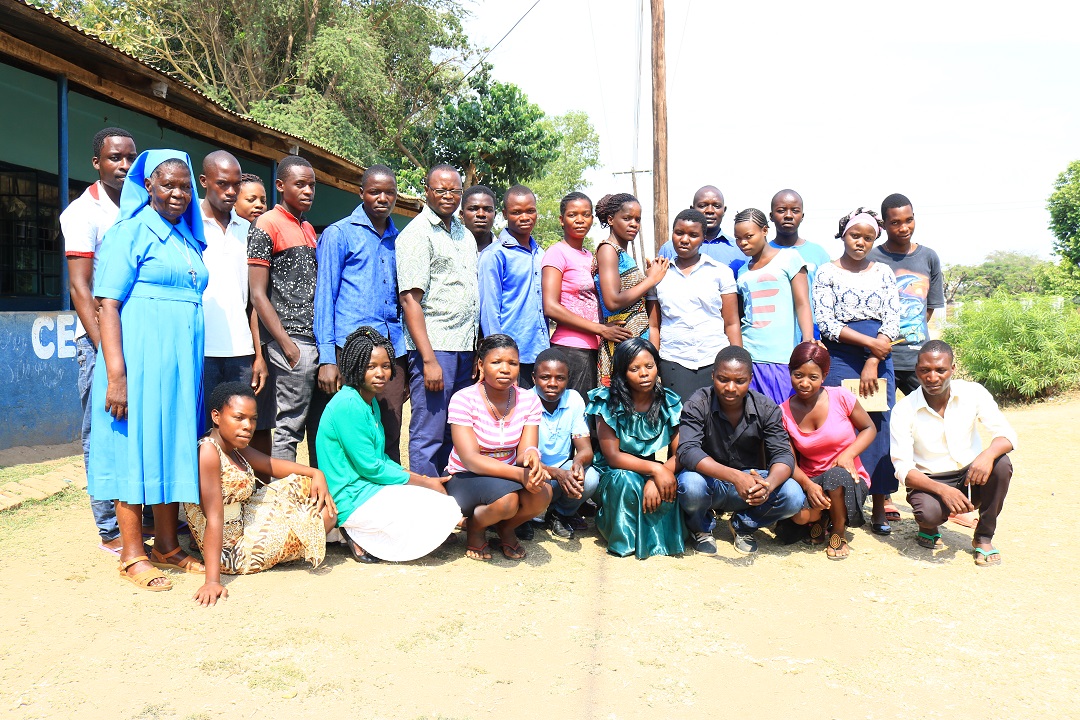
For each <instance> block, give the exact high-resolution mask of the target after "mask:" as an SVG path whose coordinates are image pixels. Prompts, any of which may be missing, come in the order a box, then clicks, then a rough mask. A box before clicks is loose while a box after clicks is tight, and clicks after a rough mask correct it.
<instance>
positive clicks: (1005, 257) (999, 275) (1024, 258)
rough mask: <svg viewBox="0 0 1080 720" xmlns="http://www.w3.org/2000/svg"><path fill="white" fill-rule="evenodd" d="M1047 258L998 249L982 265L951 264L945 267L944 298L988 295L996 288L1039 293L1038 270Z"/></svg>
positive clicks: (1024, 292) (950, 300) (1045, 262)
mask: <svg viewBox="0 0 1080 720" xmlns="http://www.w3.org/2000/svg"><path fill="white" fill-rule="evenodd" d="M1052 264H1053V263H1050V262H1049V261H1047V260H1040V259H1039V258H1038V257H1036V256H1035V255H1028V254H1026V253H1020V252H1000V251H999V252H995V253H991V254H990V255H989V256H987V258H986V260H984V261H983V262H982V263H980V264H979V265H950V266H948V267H947V268H945V300H946V302H954V301H956V300H960V299H964V298H986V297H990V296H991V295H993V294H994V292H995V291H997V290H999V289H1000V290H1002V291H1004V292H1006V293H1008V294H1010V295H1023V294H1037V293H1039V292H1040V291H1041V290H1042V287H1041V285H1040V284H1039V275H1038V273H1039V272H1040V271H1042V270H1043V269H1044V268H1046V267H1047V266H1051V265H1052Z"/></svg>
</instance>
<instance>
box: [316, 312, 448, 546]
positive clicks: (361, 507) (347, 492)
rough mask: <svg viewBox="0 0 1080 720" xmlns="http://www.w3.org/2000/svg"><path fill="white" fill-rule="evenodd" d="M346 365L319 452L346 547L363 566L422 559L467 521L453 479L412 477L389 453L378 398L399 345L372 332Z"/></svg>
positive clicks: (355, 338)
mask: <svg viewBox="0 0 1080 720" xmlns="http://www.w3.org/2000/svg"><path fill="white" fill-rule="evenodd" d="M338 367H339V369H340V371H341V376H342V380H343V381H344V383H345V384H344V386H343V387H342V388H341V390H339V391H338V392H337V393H336V394H335V395H334V397H333V398H332V399H331V400H330V402H329V403H328V404H327V406H326V410H325V412H324V413H323V416H322V420H321V421H320V423H319V434H318V437H317V438H316V440H315V446H316V449H317V450H318V454H319V469H320V470H322V471H323V472H324V473H325V474H326V484H327V486H329V488H330V494H331V496H332V497H333V498H334V503H335V504H336V505H337V509H338V526H339V527H340V528H341V533H342V541H343V542H344V543H345V544H346V545H347V546H348V548H349V552H350V553H351V554H352V556H353V559H355V560H356V561H358V562H365V563H371V562H378V560H379V559H382V560H391V561H404V560H415V559H416V558H419V557H423V556H424V555H427V554H428V553H430V552H431V551H432V550H434V549H435V548H437V547H439V545H441V544H442V542H443V541H444V540H446V538H447V536H448V535H449V534H450V532H451V531H452V530H453V529H454V526H456V525H457V524H458V522H459V521H460V520H461V509H460V508H459V507H458V504H457V502H455V501H454V499H453V498H452V497H450V496H448V495H447V494H446V489H445V488H444V487H443V484H444V483H445V482H446V481H447V480H448V479H449V478H432V477H427V476H424V475H417V474H416V473H411V472H409V471H408V470H406V469H405V468H403V467H401V466H400V465H398V464H397V463H396V462H394V461H393V460H391V459H390V458H389V457H387V455H386V439H385V436H384V434H383V427H382V420H381V419H380V417H379V404H378V403H377V402H376V401H375V396H376V394H378V393H379V392H381V391H382V389H383V388H384V387H385V386H386V383H387V382H388V381H389V380H390V379H391V378H392V377H393V376H394V373H395V372H396V368H395V366H394V346H393V345H392V344H391V343H390V341H389V340H387V339H386V338H385V337H383V336H382V335H380V334H379V333H378V332H376V331H375V330H373V329H372V328H370V327H362V328H360V329H359V330H356V331H355V332H353V334H352V335H349V337H348V339H347V340H346V341H345V347H344V348H343V349H342V352H341V358H340V362H339V363H338Z"/></svg>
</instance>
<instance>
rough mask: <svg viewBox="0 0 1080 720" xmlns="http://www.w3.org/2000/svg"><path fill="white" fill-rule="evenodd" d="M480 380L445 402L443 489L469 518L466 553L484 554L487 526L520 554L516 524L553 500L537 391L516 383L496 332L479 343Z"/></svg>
mask: <svg viewBox="0 0 1080 720" xmlns="http://www.w3.org/2000/svg"><path fill="white" fill-rule="evenodd" d="M477 354H478V355H479V371H480V382H478V383H476V384H475V385H470V386H469V387H467V388H464V389H462V390H459V391H458V392H456V393H454V396H453V397H452V398H450V405H449V407H448V408H447V416H448V421H449V423H450V434H451V437H452V438H453V441H454V449H453V450H452V451H451V452H450V462H449V463H448V464H447V466H446V471H447V473H448V474H449V475H450V479H449V480H448V481H447V482H446V493H447V494H448V495H450V496H451V497H452V498H454V500H456V501H457V503H458V505H459V506H460V507H461V514H462V515H464V516H465V517H466V518H468V525H467V526H466V534H467V543H466V551H465V554H466V555H467V556H468V557H470V558H472V559H474V560H490V559H491V552H490V550H489V549H488V544H487V541H486V540H485V537H486V534H487V529H488V528H489V527H492V526H494V527H495V530H496V531H497V532H498V533H499V540H498V543H499V548H500V549H501V550H502V553H503V555H505V556H506V557H507V558H509V559H511V560H521V559H522V558H524V557H525V549H524V548H523V547H521V544H520V543H519V542H518V540H517V537H516V536H515V535H514V530H515V529H516V528H517V526H518V525H521V524H522V523H524V522H525V521H527V520H529V519H531V518H534V517H536V516H537V515H543V513H544V511H545V510H546V509H547V506H548V503H550V502H551V485H550V484H549V483H548V479H549V476H548V473H547V471H546V470H544V466H543V464H541V462H540V451H539V450H538V449H537V443H538V442H539V439H540V417H541V414H542V412H543V409H542V406H541V405H540V396H538V395H537V394H536V393H534V392H531V391H524V390H521V389H520V388H519V387H518V386H517V379H518V370H519V367H520V362H519V360H518V347H517V343H516V342H514V339H513V338H511V337H510V336H509V335H503V334H501V333H497V334H495V335H489V336H487V337H486V338H484V339H483V340H482V341H481V342H480V348H479V350H478V351H477Z"/></svg>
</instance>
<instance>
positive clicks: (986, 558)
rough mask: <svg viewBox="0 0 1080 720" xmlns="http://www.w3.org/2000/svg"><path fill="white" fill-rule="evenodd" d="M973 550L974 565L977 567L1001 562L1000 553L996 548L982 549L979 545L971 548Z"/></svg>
mask: <svg viewBox="0 0 1080 720" xmlns="http://www.w3.org/2000/svg"><path fill="white" fill-rule="evenodd" d="M972 550H974V551H975V565H976V566H978V567H990V566H991V565H1000V564H1001V553H1000V552H998V549H997V548H991V549H990V550H983V549H982V548H980V547H977V548H972Z"/></svg>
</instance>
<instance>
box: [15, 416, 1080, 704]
mask: <svg viewBox="0 0 1080 720" xmlns="http://www.w3.org/2000/svg"><path fill="white" fill-rule="evenodd" d="M1008 415H1009V417H1010V419H1011V420H1012V421H1013V422H1014V423H1015V425H1016V427H1017V429H1018V431H1019V434H1020V441H1021V446H1020V448H1019V449H1018V450H1017V451H1016V452H1014V453H1013V456H1012V457H1013V462H1014V464H1015V466H1016V468H1017V471H1016V476H1015V477H1014V479H1013V487H1012V493H1011V494H1010V495H1009V499H1008V501H1007V503H1006V506H1005V511H1004V513H1003V515H1002V519H1001V523H1000V526H999V532H998V536H997V538H996V540H997V542H998V546H999V547H1000V548H1001V550H1002V553H1003V556H1004V558H1005V562H1004V564H1003V565H1002V566H1001V567H998V568H993V569H977V568H976V567H975V565H974V563H973V561H972V558H971V553H970V551H969V547H970V545H969V543H970V540H971V532H970V531H969V530H966V529H964V528H961V527H959V526H956V525H949V526H948V527H947V528H945V530H944V540H945V543H946V549H945V550H943V551H940V552H938V553H937V554H936V555H933V556H932V555H931V553H930V552H929V551H926V550H923V549H921V548H919V547H917V546H916V545H915V543H914V540H913V538H914V534H915V524H914V522H913V521H912V519H911V516H910V513H909V512H908V508H907V506H906V505H904V504H903V503H898V504H899V506H900V508H901V511H902V512H903V513H904V520H903V521H902V522H901V523H899V525H898V526H897V531H896V532H894V534H893V535H892V537H890V538H887V539H884V540H883V539H879V538H877V537H875V536H873V535H871V534H869V532H868V531H866V530H863V529H860V530H857V531H855V532H854V540H853V542H852V550H853V555H852V557H851V558H850V559H849V560H847V561H845V562H829V561H828V560H826V558H825V555H824V553H823V552H821V551H818V550H810V549H809V548H806V547H804V546H802V545H799V546H793V547H782V546H779V545H777V544H776V543H774V542H773V541H772V540H771V539H769V538H765V537H763V538H762V543H761V546H762V549H761V552H759V554H758V556H757V557H756V558H755V559H753V560H747V559H744V558H742V557H740V556H738V555H736V554H735V552H734V551H733V550H732V548H731V545H730V543H729V542H720V543H719V545H720V552H719V554H718V555H716V556H712V557H710V556H703V555H696V554H694V553H693V552H692V551H691V552H688V553H687V555H686V556H685V557H681V558H664V557H657V558H651V559H649V560H647V561H643V562H642V561H638V560H635V559H633V558H625V559H619V558H614V557H610V556H608V555H607V554H606V553H605V551H604V548H603V545H602V544H601V543H600V542H599V540H598V538H597V537H596V535H595V534H594V533H590V534H589V535H587V536H585V537H583V538H581V539H579V540H574V541H562V540H558V539H552V538H550V537H549V536H548V534H547V533H546V532H539V533H538V535H537V542H535V543H530V544H528V545H527V547H528V551H529V557H528V558H527V560H526V561H524V562H522V563H515V562H510V561H507V560H502V559H497V560H495V561H493V562H491V563H488V564H482V563H479V562H475V561H472V560H468V559H466V558H464V557H463V543H462V542H461V539H460V538H456V539H455V540H454V541H451V542H449V543H448V544H447V545H445V546H444V547H443V548H441V549H440V550H438V551H437V552H436V553H435V554H434V555H433V556H431V557H429V558H426V559H424V560H422V561H419V562H414V563H406V564H401V565H390V564H379V565H359V564H357V563H354V562H352V560H350V559H348V558H347V557H346V556H345V554H344V551H343V550H341V549H339V547H337V546H335V547H333V548H330V549H328V551H327V562H326V563H325V565H324V566H323V567H321V568H319V569H317V570H311V569H309V568H308V567H306V566H304V565H302V564H292V565H290V566H285V567H280V568H276V569H274V570H272V571H269V572H266V573H263V574H260V575H253V576H249V577H238V578H229V579H227V580H226V582H227V584H228V588H229V591H230V593H231V595H230V597H229V599H228V601H227V602H225V603H223V604H220V605H219V606H218V607H216V608H212V609H203V608H200V607H198V606H196V605H195V604H194V603H193V602H192V601H191V596H192V594H193V593H194V592H195V590H196V588H197V587H198V586H199V584H200V582H201V581H200V579H199V578H198V577H197V576H180V575H173V580H174V583H175V587H174V589H173V590H172V591H171V592H167V593H159V594H154V593H147V592H143V591H139V590H137V589H135V588H134V587H133V586H131V585H128V584H127V583H124V582H122V581H121V580H120V579H119V578H118V577H117V575H116V560H115V558H114V557H113V556H111V555H107V554H106V553H104V552H102V551H100V550H98V549H97V543H96V535H95V533H94V527H93V524H92V520H91V516H90V512H89V509H88V508H87V503H86V496H85V493H84V492H83V491H79V490H74V489H72V490H68V491H66V492H64V493H62V494H61V495H59V496H57V497H55V498H52V499H50V500H47V501H43V502H41V503H34V504H32V505H30V506H27V507H23V508H21V509H18V510H16V511H13V512H6V513H3V514H2V515H0V550H2V552H0V630H2V633H0V713H2V714H3V715H4V716H5V717H11V718H18V719H23V718H75V717H78V718H120V719H123V720H127V719H131V718H145V719H152V718H178V719H183V720H196V719H206V718H316V717H335V718H336V717H349V718H395V719H396V718H493V717H499V718H519V717H549V716H550V717H561V718H597V719H604V720H608V719H621V718H639V717H641V718H645V717H648V718H668V717H679V718H704V717H716V716H723V717H739V716H741V715H750V714H752V715H753V716H754V717H761V718H770V717H779V716H783V717H795V718H808V719H814V718H844V719H848V718H901V717H902V718H909V717H919V718H1010V719H1012V718H1036V717H1061V718H1064V717H1080V711H1078V710H1077V709H1076V707H1077V705H1076V697H1075V693H1076V689H1077V685H1076V681H1077V678H1078V677H1080V647H1078V644H1080V634H1078V633H1077V623H1076V620H1075V606H1076V602H1077V600H1080V593H1078V580H1077V573H1076V572H1075V571H1072V570H1069V569H1068V568H1069V567H1070V566H1069V563H1070V562H1071V558H1073V555H1074V554H1075V552H1076V549H1075V544H1074V542H1073V540H1074V538H1075V535H1076V532H1077V523H1076V516H1075V515H1072V512H1073V511H1074V510H1075V509H1076V508H1077V507H1078V506H1080V469H1078V468H1077V465H1075V464H1073V463H1075V462H1076V458H1077V455H1076V449H1077V448H1078V447H1080V429H1078V424H1077V422H1076V419H1077V418H1078V417H1080V399H1077V398H1075V397H1074V398H1072V399H1071V400H1069V401H1068V402H1051V403H1046V404H1042V405H1038V406H1034V407H1029V408H1023V409H1017V410H1012V411H1009V413H1008ZM1062 461H1064V462H1062ZM41 468H42V465H36V466H29V467H28V466H25V465H24V466H16V467H8V468H4V469H2V470H0V477H3V478H4V479H8V478H10V477H16V476H18V475H19V474H20V473H24V472H27V471H29V470H34V471H40V469H41ZM898 499H899V498H898ZM1070 528H1071V529H1070ZM718 537H719V538H720V539H721V540H722V541H726V540H728V537H727V535H726V534H725V533H723V532H718ZM1070 548H1072V549H1071V550H1070Z"/></svg>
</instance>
